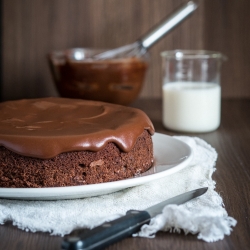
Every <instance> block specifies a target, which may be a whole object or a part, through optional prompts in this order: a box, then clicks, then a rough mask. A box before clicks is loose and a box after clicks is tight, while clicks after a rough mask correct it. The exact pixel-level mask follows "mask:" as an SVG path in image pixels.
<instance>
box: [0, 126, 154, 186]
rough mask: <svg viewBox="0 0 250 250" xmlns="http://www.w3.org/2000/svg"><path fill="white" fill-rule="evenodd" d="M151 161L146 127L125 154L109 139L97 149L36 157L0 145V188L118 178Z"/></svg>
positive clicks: (122, 177)
mask: <svg viewBox="0 0 250 250" xmlns="http://www.w3.org/2000/svg"><path fill="white" fill-rule="evenodd" d="M152 163H153V144H152V138H151V135H150V134H149V132H148V131H147V130H144V132H143V133H142V134H141V135H140V136H139V137H138V138H137V140H136V143H135V145H134V147H133V148H132V150H130V151H129V152H128V153H125V152H122V151H121V150H120V149H119V148H118V147H117V146H116V144H115V143H113V142H109V143H108V144H107V145H106V146H105V147H104V148H103V149H102V150H100V151H97V152H93V151H74V152H66V153H61V154H59V155H57V156H55V157H53V158H51V159H39V158H32V157H27V156H22V155H19V154H16V153H14V152H12V151H10V150H8V149H6V148H5V147H3V146H1V147H0V187H8V188H41V187H63V186H77V185H87V184H96V183H103V182H111V181H118V180H122V179H127V178H130V177H133V176H135V175H138V174H140V173H143V172H145V171H147V170H148V169H149V168H150V167H151V166H152Z"/></svg>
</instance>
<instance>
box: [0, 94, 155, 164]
mask: <svg viewBox="0 0 250 250" xmlns="http://www.w3.org/2000/svg"><path fill="white" fill-rule="evenodd" d="M145 129H146V130H148V131H149V133H150V134H151V135H152V134H153V133H154V127H153V124H152V123H151V121H150V119H149V118H148V117H147V115H146V114H145V113H144V112H142V111H141V110H138V109H135V108H129V107H125V106H120V105H114V104H109V103H104V102H96V101H85V100H78V99H67V98H53V97H50V98H41V99H24V100H18V101H7V102H3V103H0V145H2V146H4V147H5V148H7V149H9V150H11V151H13V152H15V153H18V154H20V155H24V156H29V157H36V158H41V159H49V158H53V157H55V156H56V155H58V154H60V153H63V152H72V151H81V150H89V151H98V150H100V149H102V148H104V147H105V145H106V144H107V143H108V142H114V143H115V144H116V145H117V146H118V147H119V148H120V149H121V150H122V151H124V152H129V151H130V150H131V149H132V148H133V145H134V144H135V142H136V139H137V138H138V136H140V135H141V134H142V132H143V131H144V130H145Z"/></svg>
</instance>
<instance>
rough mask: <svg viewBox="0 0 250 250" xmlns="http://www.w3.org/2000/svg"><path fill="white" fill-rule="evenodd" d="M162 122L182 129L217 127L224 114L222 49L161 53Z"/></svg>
mask: <svg viewBox="0 0 250 250" xmlns="http://www.w3.org/2000/svg"><path fill="white" fill-rule="evenodd" d="M161 56H162V65H163V85H162V93H163V124H164V126H165V127H166V128H167V129H170V130H175V131H181V132H209V131H213V130H215V129H217V128H218V127H219V125H220V117H221V86H220V67H221V64H222V62H223V61H224V60H225V59H226V57H225V56H224V55H222V54H221V53H219V52H213V51H205V50H193V51H192V50H173V51H165V52H162V53H161Z"/></svg>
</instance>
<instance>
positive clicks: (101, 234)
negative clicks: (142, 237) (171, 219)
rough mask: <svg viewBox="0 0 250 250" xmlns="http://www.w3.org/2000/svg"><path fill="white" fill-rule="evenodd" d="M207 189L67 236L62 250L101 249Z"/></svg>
mask: <svg viewBox="0 0 250 250" xmlns="http://www.w3.org/2000/svg"><path fill="white" fill-rule="evenodd" d="M207 189H208V188H207V187H205V188H199V189H195V190H192V191H189V192H186V193H183V194H180V195H178V196H175V197H173V198H170V199H168V200H166V201H163V202H161V203H158V204H156V205H154V206H152V207H149V208H147V209H146V210H144V211H138V210H129V211H128V212H127V213H126V215H125V216H123V217H121V218H118V219H116V220H113V221H110V222H105V223H104V224H102V225H101V226H98V227H96V228H94V229H92V230H89V231H87V232H86V231H85V232H83V233H79V234H78V235H77V236H67V237H65V238H64V240H63V242H62V249H63V250H94V249H95V250H96V249H103V248H104V247H107V246H109V245H111V244H113V243H115V242H117V241H119V240H122V239H124V238H126V237H128V236H130V235H132V234H133V233H136V232H138V231H139V230H140V228H141V226H142V225H144V224H148V223H149V222H150V220H151V219H152V218H153V217H155V216H156V215H157V214H160V213H161V212H162V209H163V208H164V207H165V206H166V205H169V204H176V205H180V204H183V203H185V202H187V201H190V200H192V199H194V198H196V197H199V196H201V195H203V194H204V193H206V191H207Z"/></svg>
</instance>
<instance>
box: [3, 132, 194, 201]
mask: <svg viewBox="0 0 250 250" xmlns="http://www.w3.org/2000/svg"><path fill="white" fill-rule="evenodd" d="M153 145H154V158H155V159H154V160H155V162H154V165H153V166H152V167H151V168H150V169H149V170H148V171H147V172H145V173H143V174H142V175H140V176H136V177H134V178H130V179H126V180H121V181H114V182H106V183H100V184H91V185H83V186H72V187H52V188H0V197H2V198H8V199H22V200H61V199H77V198H84V197H90V196H98V195H103V194H109V193H112V192H116V191H119V190H122V189H125V188H129V187H133V186H138V185H142V184H144V183H147V182H150V181H153V180H156V179H159V178H162V177H164V176H167V175H170V174H173V173H175V172H177V171H179V170H181V169H183V168H184V167H186V166H187V165H188V163H189V162H190V161H191V159H192V150H191V148H190V147H189V146H188V145H187V144H186V143H184V142H182V141H179V140H177V139H175V138H172V137H170V136H167V135H163V134H159V133H155V134H154V136H153Z"/></svg>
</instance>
